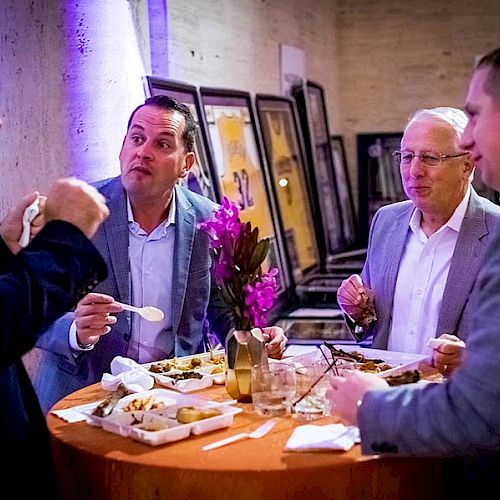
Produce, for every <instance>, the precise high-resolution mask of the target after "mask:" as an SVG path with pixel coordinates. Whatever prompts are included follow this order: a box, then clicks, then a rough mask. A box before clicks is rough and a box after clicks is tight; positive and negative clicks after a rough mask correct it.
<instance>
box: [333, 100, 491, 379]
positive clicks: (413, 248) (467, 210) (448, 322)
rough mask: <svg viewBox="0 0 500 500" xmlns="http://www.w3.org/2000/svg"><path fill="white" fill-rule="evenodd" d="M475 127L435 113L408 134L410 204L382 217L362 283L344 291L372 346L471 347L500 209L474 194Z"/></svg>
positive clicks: (348, 283) (403, 155) (452, 113)
mask: <svg viewBox="0 0 500 500" xmlns="http://www.w3.org/2000/svg"><path fill="white" fill-rule="evenodd" d="M466 124H467V117H466V115H465V113H463V112H462V111H461V110H458V109H454V108H436V109H432V110H420V111H418V112H417V113H415V115H414V116H413V117H412V118H411V119H410V121H409V123H408V125H407V126H406V129H405V131H404V134H403V138H402V141H401V151H398V152H396V154H395V157H396V159H397V160H398V161H397V163H398V164H399V167H400V172H401V178H402V182H403V187H404V189H405V192H406V194H407V196H408V198H409V200H408V201H403V202H400V203H394V204H392V205H387V206H385V207H382V208H381V209H380V210H379V211H378V212H377V213H376V214H375V217H374V219H373V222H372V226H371V230H370V238H369V245H368V254H367V260H366V263H365V266H364V268H363V271H362V274H361V277H360V276H358V275H353V276H350V277H349V278H348V279H347V280H345V281H344V282H343V283H342V285H341V287H340V288H339V290H338V292H337V296H338V302H339V304H340V306H341V307H342V309H343V310H344V311H345V312H346V313H348V315H349V316H350V317H351V318H352V319H353V320H354V321H355V322H356V323H358V324H359V325H360V326H364V327H365V328H364V329H360V330H361V332H360V333H362V334H363V335H364V336H365V337H368V336H370V335H372V336H373V342H372V347H376V348H380V349H387V348H389V349H391V350H395V351H406V352H420V353H431V352H432V350H431V348H429V347H427V342H428V341H429V339H431V338H434V337H439V336H441V335H443V334H453V335H455V336H457V337H459V338H460V339H464V340H465V339H467V336H468V330H467V329H468V323H467V321H466V318H467V316H468V314H469V312H470V303H471V301H470V300H469V298H470V295H471V293H472V290H473V288H474V284H475V282H476V278H477V274H478V272H479V269H480V267H481V265H482V262H483V260H484V255H485V250H486V248H487V244H488V243H489V241H490V240H491V238H492V235H493V233H492V229H493V227H494V225H495V224H496V222H497V221H499V220H500V207H498V206H497V205H495V204H493V203H492V202H490V201H489V200H487V199H485V198H482V197H480V196H478V194H477V193H476V192H475V191H474V189H473V188H472V186H471V180H472V175H473V162H472V161H471V160H470V158H469V155H468V154H467V153H466V152H464V151H463V150H460V148H459V142H460V139H461V136H462V133H463V131H464V128H465V126H466ZM370 309H371V311H370ZM455 361H458V358H457V359H456V360H455ZM446 368H447V370H451V369H452V368H453V365H452V362H451V361H449V362H448V363H447V365H446ZM443 369H444V366H443Z"/></svg>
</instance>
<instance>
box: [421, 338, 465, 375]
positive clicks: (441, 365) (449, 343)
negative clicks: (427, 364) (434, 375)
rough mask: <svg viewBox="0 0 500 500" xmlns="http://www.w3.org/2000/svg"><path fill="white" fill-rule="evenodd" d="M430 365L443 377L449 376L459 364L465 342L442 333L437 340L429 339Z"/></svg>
mask: <svg viewBox="0 0 500 500" xmlns="http://www.w3.org/2000/svg"><path fill="white" fill-rule="evenodd" d="M429 346H430V347H432V365H433V366H435V367H436V368H437V369H438V370H439V372H440V373H442V374H443V375H450V374H451V373H452V372H453V371H454V370H455V369H456V368H457V367H458V366H460V364H461V363H462V359H463V356H464V352H465V342H464V341H463V340H460V339H459V338H458V337H456V336H455V335H448V334H447V333H444V334H443V335H441V336H440V337H438V338H437V339H431V340H430V341H429Z"/></svg>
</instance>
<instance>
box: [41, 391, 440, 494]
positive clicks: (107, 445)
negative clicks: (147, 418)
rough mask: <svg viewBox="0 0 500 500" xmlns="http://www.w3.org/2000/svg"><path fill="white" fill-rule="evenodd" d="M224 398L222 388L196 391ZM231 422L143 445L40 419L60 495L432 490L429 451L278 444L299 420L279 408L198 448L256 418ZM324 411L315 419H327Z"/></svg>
mask: <svg viewBox="0 0 500 500" xmlns="http://www.w3.org/2000/svg"><path fill="white" fill-rule="evenodd" d="M104 395H105V393H104V391H103V390H102V389H101V387H100V384H95V385H93V386H89V387H86V388H84V389H82V390H80V391H77V392H75V393H73V394H71V395H69V396H67V397H66V398H64V399H63V400H61V401H60V402H59V403H57V404H56V405H55V407H54V409H61V408H69V407H72V406H76V405H80V404H83V403H89V402H92V401H98V400H100V399H102V398H103V396H104ZM199 395H200V396H202V397H205V398H207V399H210V400H217V401H219V400H224V399H228V395H227V394H226V392H225V389H224V387H220V386H214V387H212V388H209V389H205V390H203V391H200V392H199ZM241 407H242V408H244V411H243V412H242V413H240V414H238V415H236V416H235V419H234V423H233V425H232V426H231V427H229V428H226V429H220V430H218V431H214V432H210V433H207V434H203V435H199V436H190V437H189V438H187V439H185V440H182V441H177V442H175V443H171V444H167V445H163V446H158V447H151V446H148V445H146V444H143V443H140V442H136V441H133V440H132V439H129V438H126V437H121V436H118V435H116V434H112V433H108V432H106V431H104V430H102V429H101V428H97V427H92V426H90V425H88V424H87V423H85V422H77V423H67V422H65V421H63V420H61V419H59V418H58V417H56V416H54V415H52V414H49V415H48V416H47V423H48V426H49V430H50V433H51V438H52V445H53V455H54V460H55V465H56V470H57V476H58V484H59V489H60V494H61V498H64V499H69V498H85V499H90V498H95V499H99V500H101V499H134V500H138V499H175V500H177V499H184V498H186V499H187V498H189V499H197V498H199V499H205V498H207V499H212V498H213V499H224V498H231V499H301V498H304V499H306V498H307V499H309V500H310V499H317V498H335V499H356V500H361V499H367V500H368V499H370V500H371V499H378V498H384V499H386V498H391V499H396V498H400V499H405V500H411V499H422V498H426V499H428V498H439V497H440V494H441V482H440V473H441V465H442V464H441V462H440V461H438V460H432V459H415V458H393V457H366V456H362V455H361V452H360V447H359V445H356V446H355V447H354V448H353V449H351V450H350V451H348V452H336V451H331V452H314V453H312V452H308V453H297V452H285V451H284V445H285V443H286V441H287V440H288V438H289V437H290V435H291V432H292V430H293V428H294V427H295V426H297V425H299V423H297V421H296V420H295V419H294V418H292V417H280V418H279V419H278V423H277V425H276V426H275V428H274V429H273V430H272V431H271V432H270V433H269V434H267V435H266V436H265V437H263V438H261V439H258V440H252V439H247V440H244V441H240V442H237V443H233V444H231V445H229V446H225V447H222V448H218V449H215V450H212V451H208V452H205V451H202V450H201V447H202V446H204V445H206V444H209V443H212V442H214V441H217V440H219V439H222V438H225V437H228V436H231V435H233V434H237V433H240V432H247V431H250V430H253V429H255V428H256V427H258V425H260V424H261V423H262V421H263V418H262V417H259V416H258V415H256V414H255V413H254V412H253V409H252V405H251V404H242V405H241ZM333 421H335V419H334V418H324V419H322V420H320V421H316V422H315V423H317V424H321V423H323V424H326V423H332V422H333Z"/></svg>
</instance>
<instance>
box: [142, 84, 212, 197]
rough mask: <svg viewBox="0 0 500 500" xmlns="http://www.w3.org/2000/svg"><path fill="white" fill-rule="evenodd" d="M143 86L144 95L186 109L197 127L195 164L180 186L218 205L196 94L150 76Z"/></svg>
mask: <svg viewBox="0 0 500 500" xmlns="http://www.w3.org/2000/svg"><path fill="white" fill-rule="evenodd" d="M144 83H145V87H146V93H147V95H149V96H155V95H168V96H170V97H174V98H175V99H178V100H179V101H181V102H182V103H184V104H186V105H187V106H189V109H190V110H191V112H192V113H193V116H194V119H195V120H196V123H197V125H198V127H197V130H196V136H195V144H194V150H195V154H196V162H195V164H194V165H193V166H192V167H191V170H190V171H189V174H188V175H187V176H186V177H184V178H183V179H180V180H179V184H181V185H184V186H186V187H187V188H188V189H190V190H191V191H194V192H196V193H199V194H201V195H203V196H206V197H207V198H210V199H211V200H212V201H217V199H218V198H219V196H218V193H217V186H216V183H215V182H214V166H213V160H212V157H211V155H210V150H209V148H208V147H207V142H208V141H207V128H206V124H205V122H204V115H203V112H202V109H201V103H200V97H199V93H198V90H197V89H196V87H193V86H192V85H187V84H184V83H181V82H174V81H171V80H163V79H160V78H156V77H152V76H147V77H145V82H144Z"/></svg>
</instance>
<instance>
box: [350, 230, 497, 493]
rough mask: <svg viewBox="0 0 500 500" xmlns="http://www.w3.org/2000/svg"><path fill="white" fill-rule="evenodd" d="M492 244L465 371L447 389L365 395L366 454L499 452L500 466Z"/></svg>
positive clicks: (414, 387)
mask: <svg viewBox="0 0 500 500" xmlns="http://www.w3.org/2000/svg"><path fill="white" fill-rule="evenodd" d="M490 240H491V242H490V244H489V248H488V250H487V252H486V254H485V257H484V263H483V265H482V268H481V271H480V273H479V276H478V277H477V280H476V286H475V289H476V293H475V294H474V295H473V298H472V299H471V300H472V302H473V304H471V307H470V311H471V314H470V315H469V322H470V324H469V328H468V329H469V331H470V334H469V337H468V339H467V350H466V356H465V357H464V360H463V363H462V365H461V366H460V367H459V368H458V369H457V370H456V371H455V372H454V373H453V375H452V376H451V377H450V378H449V379H448V380H447V381H446V382H445V383H443V384H424V385H420V384H411V385H407V386H401V387H394V388H391V389H389V390H376V391H370V392H368V393H367V394H365V396H364V398H363V404H362V405H361V407H360V408H359V409H358V425H359V429H360V431H361V443H362V450H363V453H365V454H372V453H390V454H393V455H414V456H432V455H434V456H437V455H454V456H458V455H461V456H468V457H471V456H472V457H473V456H476V455H478V454H482V453H484V452H491V451H494V452H496V455H495V457H496V458H497V459H498V457H499V456H500V455H499V452H500V384H499V382H498V381H499V380H500V231H499V230H498V229H496V230H494V234H493V235H492V237H491V238H490ZM496 472H497V474H498V469H497V470H496ZM496 477H498V476H496ZM477 486H480V485H479V484H478V485H477Z"/></svg>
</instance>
